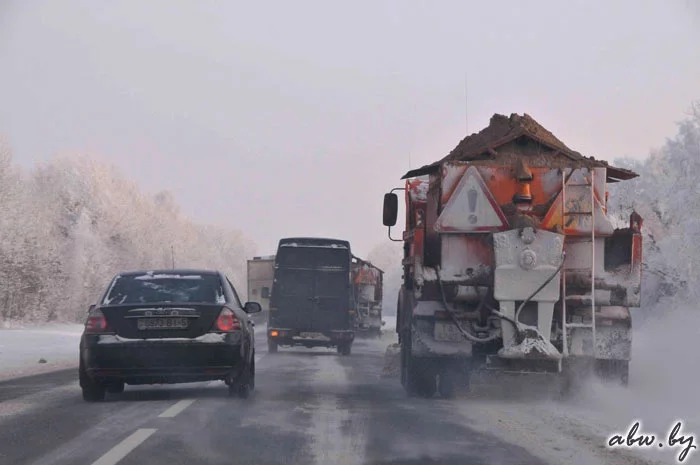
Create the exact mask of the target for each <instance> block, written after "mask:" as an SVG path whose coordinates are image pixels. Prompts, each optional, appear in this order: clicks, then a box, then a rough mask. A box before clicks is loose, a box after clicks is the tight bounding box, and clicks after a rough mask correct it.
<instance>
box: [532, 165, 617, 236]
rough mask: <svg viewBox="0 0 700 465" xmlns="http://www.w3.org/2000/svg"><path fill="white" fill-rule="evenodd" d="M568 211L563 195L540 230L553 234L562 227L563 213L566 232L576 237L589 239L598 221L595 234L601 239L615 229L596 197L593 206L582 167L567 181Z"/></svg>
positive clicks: (550, 210) (589, 187)
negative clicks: (563, 203) (564, 205)
mask: <svg viewBox="0 0 700 465" xmlns="http://www.w3.org/2000/svg"><path fill="white" fill-rule="evenodd" d="M564 192H565V194H566V208H565V209H563V208H562V202H563V199H562V192H561V191H560V192H559V194H557V198H556V199H555V200H554V203H552V206H551V207H549V211H548V212H547V214H546V215H545V216H544V219H543V220H542V223H541V225H540V228H542V229H547V230H550V231H553V230H558V231H561V228H562V214H564V216H565V221H563V223H564V233H565V234H566V235H573V236H588V235H590V234H591V230H592V229H593V223H594V222H595V233H596V234H597V235H601V236H609V235H611V234H612V233H613V232H614V230H615V228H614V226H613V225H612V223H611V222H610V219H609V218H608V216H607V215H606V214H605V211H604V210H603V205H602V203H601V202H600V200H598V197H597V196H596V197H595V199H594V202H593V205H592V206H591V181H590V179H589V178H588V177H587V176H586V174H585V173H584V172H583V171H582V170H581V169H580V168H579V169H576V170H574V171H573V172H572V173H571V175H570V176H569V179H567V180H566V188H565V190H564Z"/></svg>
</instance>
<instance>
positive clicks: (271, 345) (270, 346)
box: [267, 341, 277, 354]
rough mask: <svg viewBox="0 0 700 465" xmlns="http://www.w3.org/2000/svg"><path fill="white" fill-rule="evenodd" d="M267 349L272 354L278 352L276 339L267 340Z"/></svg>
mask: <svg viewBox="0 0 700 465" xmlns="http://www.w3.org/2000/svg"><path fill="white" fill-rule="evenodd" d="M267 351H268V352H269V353H271V354H274V353H276V352H277V343H276V342H275V341H267Z"/></svg>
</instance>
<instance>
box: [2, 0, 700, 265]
mask: <svg viewBox="0 0 700 465" xmlns="http://www.w3.org/2000/svg"><path fill="white" fill-rule="evenodd" d="M697 13H698V8H697V4H696V2H687V1H680V0H679V1H664V0H658V1H650V2H636V1H632V0H620V1H617V2H610V3H606V4H605V5H603V4H602V3H599V2H587V1H582V0H577V1H571V2H565V3H564V2H557V1H540V2H537V3H536V4H534V3H533V4H528V5H527V6H525V5H524V4H522V3H521V2H515V1H510V2H507V1H500V2H465V1H449V2H448V1H444V2H440V3H439V6H437V4H436V3H431V2H420V1H416V0H407V1H400V2H399V1H395V2H388V1H384V2H375V1H372V2H369V1H361V2H353V3H352V5H350V4H347V5H341V4H334V5H333V6H330V5H329V4H328V3H327V2H321V1H301V2H294V3H286V2H274V3H267V4H263V3H259V4H255V3H250V2H213V1H210V2H178V3H177V4H176V3H175V2H165V1H151V2H138V1H130V2H129V1H112V2H99V3H98V2H90V1H64V2H60V3H58V2H48V1H19V0H16V1H5V2H3V3H2V4H1V5H0V63H1V66H2V73H1V74H0V133H2V134H4V135H5V136H6V138H7V141H8V144H9V146H10V148H11V149H12V150H13V154H14V161H15V162H16V163H19V164H20V165H21V166H23V167H25V168H31V167H32V166H33V165H34V164H35V163H36V162H39V161H46V160H48V159H49V158H50V157H52V156H54V155H56V154H66V153H75V152H79V153H87V154H94V155H99V156H103V157H105V158H107V159H108V160H110V161H111V162H113V163H115V164H116V165H117V166H118V167H119V168H120V169H121V170H122V171H123V172H124V173H125V176H127V177H128V178H130V179H133V180H135V181H136V182H137V183H138V184H139V186H141V187H142V188H143V189H144V190H146V191H148V192H153V193H155V192H158V191H160V190H164V189H167V190H171V191H172V192H173V193H174V195H175V198H176V200H177V202H178V203H179V204H180V205H181V206H182V211H183V213H184V214H186V215H187V216H189V217H190V218H191V219H192V220H193V221H197V222H201V223H214V224H218V225H221V226H226V227H231V228H235V229H239V230H242V231H243V232H244V233H245V234H246V236H247V237H250V238H252V239H253V240H254V241H255V243H256V244H257V250H258V252H259V253H270V252H274V248H275V246H276V242H277V240H278V239H279V238H280V237H282V236H288V235H296V234H308V235H327V236H335V237H342V238H346V239H348V240H350V241H351V242H352V244H353V248H354V249H355V252H356V253H357V254H359V255H366V254H368V253H369V252H370V250H371V249H372V247H374V246H375V245H377V244H379V243H382V242H388V239H386V231H385V229H384V228H383V227H382V225H381V220H380V210H381V199H382V194H383V193H384V192H385V191H387V190H388V189H390V188H392V187H397V186H400V181H399V178H400V177H401V176H402V175H403V174H404V172H405V171H407V169H408V168H409V167H410V166H413V167H416V166H419V165H422V164H426V163H429V162H432V161H434V160H436V159H438V158H441V157H442V156H444V155H445V154H446V153H447V152H449V150H451V149H452V148H453V147H454V146H455V145H456V144H457V143H458V142H459V140H460V139H461V138H463V137H464V136H465V134H466V132H467V130H468V132H469V133H471V132H476V131H478V130H479V129H481V128H482V127H484V126H486V125H487V124H488V120H489V118H490V116H491V115H492V114H493V113H496V112H498V113H505V114H509V113H512V112H517V113H523V112H527V113H529V114H531V115H532V116H533V117H535V118H536V119H537V120H538V121H540V122H541V123H542V124H544V125H545V127H547V128H548V129H550V130H552V131H553V132H554V133H555V134H556V135H557V136H558V137H559V138H560V139H562V140H564V141H565V142H566V143H567V144H568V145H569V146H571V147H572V148H574V149H576V150H579V151H581V152H583V153H585V154H587V155H593V156H595V157H597V158H605V159H613V158H616V157H619V156H627V157H633V158H643V157H645V156H646V155H648V153H649V151H650V149H652V148H653V147H655V146H659V145H661V144H663V141H664V139H665V138H666V137H669V136H671V135H673V134H674V133H675V125H674V124H675V121H676V120H679V119H681V117H682V116H683V115H684V112H685V111H686V109H687V106H688V104H689V102H690V101H692V100H693V99H695V98H697V95H698V89H697V83H698V82H700V61H699V60H697V57H698V56H700V27H698V24H700V23H699V22H698V19H699V18H698V16H697ZM465 87H466V95H467V96H466V99H465Z"/></svg>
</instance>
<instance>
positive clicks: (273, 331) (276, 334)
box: [270, 330, 280, 337]
mask: <svg viewBox="0 0 700 465" xmlns="http://www.w3.org/2000/svg"><path fill="white" fill-rule="evenodd" d="M279 335H280V333H279V331H275V330H272V331H270V336H272V337H277V336H279Z"/></svg>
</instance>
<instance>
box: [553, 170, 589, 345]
mask: <svg viewBox="0 0 700 465" xmlns="http://www.w3.org/2000/svg"><path fill="white" fill-rule="evenodd" d="M574 171H575V169H573V170H572V171H571V174H572V175H573V173H574ZM589 174H590V182H585V183H582V184H578V183H577V184H569V186H572V187H573V186H576V187H579V188H580V187H583V186H590V187H589V189H590V201H591V205H590V211H584V212H578V211H577V212H571V211H567V203H568V202H567V198H566V181H567V179H566V170H565V169H564V170H562V186H561V196H562V203H561V204H562V212H561V221H562V234H564V250H565V251H566V223H567V221H566V219H567V217H571V216H578V217H582V216H583V217H585V216H589V217H590V218H591V222H590V225H591V235H590V241H591V270H590V278H591V295H590V301H591V307H590V312H591V314H590V323H573V322H572V323H569V322H568V315H567V313H566V298H567V297H569V296H568V295H567V293H566V267H562V270H561V276H562V280H561V285H562V291H561V295H562V297H561V301H562V330H563V334H562V336H563V347H562V348H563V355H564V356H565V357H568V356H569V342H568V339H569V329H574V328H584V329H590V330H591V334H592V342H593V349H592V350H593V353H592V355H593V356H594V357H595V353H596V347H597V345H596V342H597V341H596V322H595V252H596V247H595V171H594V170H593V168H589ZM570 176H571V175H570Z"/></svg>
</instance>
